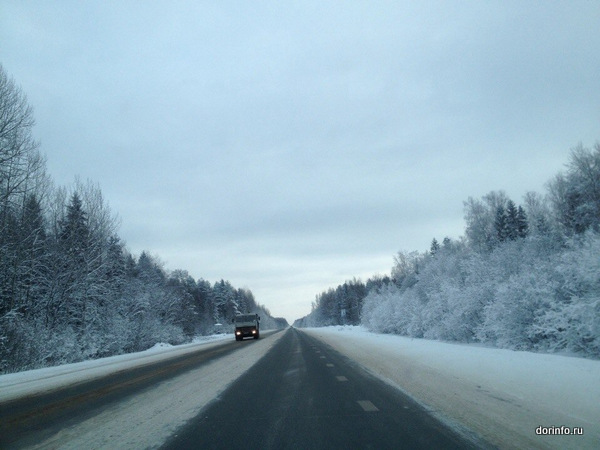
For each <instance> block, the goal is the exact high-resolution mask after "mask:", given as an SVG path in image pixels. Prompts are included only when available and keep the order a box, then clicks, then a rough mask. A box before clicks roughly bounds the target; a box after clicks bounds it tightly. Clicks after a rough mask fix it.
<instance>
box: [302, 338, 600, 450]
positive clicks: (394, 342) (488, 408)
mask: <svg viewBox="0 0 600 450" xmlns="http://www.w3.org/2000/svg"><path fill="white" fill-rule="evenodd" d="M303 331H306V332H307V333H309V334H310V335H312V336H314V337H316V338H319V339H321V340H322V341H324V342H326V343H327V344H329V345H331V346H332V347H333V348H335V349H336V350H338V351H339V352H341V353H343V354H345V355H346V356H348V357H349V358H351V359H353V360H355V361H356V362H358V363H359V364H361V365H362V366H364V367H365V368H366V369H367V370H369V371H370V372H371V373H373V374H374V375H376V376H378V377H380V378H382V379H384V380H385V381H387V382H388V383H390V384H393V385H394V386H396V387H398V388H400V389H401V390H403V391H404V392H406V393H408V394H409V395H411V396H412V397H413V398H415V399H416V400H417V401H419V402H420V403H421V404H423V405H425V406H426V407H428V408H430V409H431V410H435V411H439V412H440V413H441V416H442V417H444V418H446V419H448V421H449V422H450V423H456V424H460V425H462V426H465V427H467V428H468V429H470V430H473V431H474V432H476V433H478V434H479V435H481V436H482V437H483V438H484V439H486V440H488V441H489V442H491V443H493V444H495V445H497V446H499V447H500V448H597V444H598V442H600V407H599V405H600V382H599V380H600V361H596V360H590V359H584V358H576V357H569V356H561V355H553V354H539V353H532V352H525V351H513V350H504V349H497V348H489V347H483V346H480V345H470V344H455V343H448V342H439V341H432V340H426V339H413V338H407V337H403V336H396V335H387V334H376V333H371V332H369V331H367V330H366V329H365V328H363V327H350V326H344V327H340V326H337V327H325V328H305V329H303ZM538 427H544V428H543V429H538ZM551 427H554V428H551ZM557 427H559V428H557ZM560 427H564V428H560ZM575 427H578V428H581V429H583V435H578V434H575V433H576V432H578V431H579V429H578V428H575ZM567 429H568V430H567ZM536 430H538V432H543V433H544V434H542V435H540V434H537V433H536ZM567 432H569V433H570V434H569V435H566V433H567ZM551 433H554V434H551ZM556 433H565V434H563V435H557V434H556Z"/></svg>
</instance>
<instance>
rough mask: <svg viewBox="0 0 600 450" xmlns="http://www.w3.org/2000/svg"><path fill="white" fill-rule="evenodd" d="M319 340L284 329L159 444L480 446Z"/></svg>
mask: <svg viewBox="0 0 600 450" xmlns="http://www.w3.org/2000/svg"><path fill="white" fill-rule="evenodd" d="M480 444H481V443H478V445H474V444H473V443H471V442H470V441H468V440H466V439H465V438H463V437H462V436H460V435H458V434H457V433H456V432H454V431H453V430H451V429H449V428H448V427H446V426H445V425H443V424H442V423H441V422H440V421H438V420H437V419H436V418H434V417H432V416H431V415H430V414H429V413H428V412H427V411H425V410H424V409H423V408H422V407H420V406H419V405H418V404H416V403H415V402H414V401H412V400H411V399H410V398H409V397H407V396H405V395H403V394H402V393H401V392H399V391H397V390H396V389H394V388H392V387H390V386H388V385H386V384H385V383H383V382H382V381H380V380H378V379H377V378H375V377H373V376H371V375H369V374H368V373H366V372H365V371H364V370H362V369H360V368H359V367H358V366H356V365H355V364H352V363H351V362H350V361H349V360H347V359H346V358H345V357H343V356H341V355H340V354H339V353H337V352H335V351H334V350H332V349H331V348H329V347H327V346H325V345H324V344H322V343H321V342H320V341H318V340H316V339H314V338H311V337H309V336H308V335H306V334H304V333H302V332H301V331H298V330H296V329H293V328H291V329H289V330H288V331H287V332H286V334H285V335H284V336H283V337H282V338H281V339H280V340H279V342H278V343H277V344H276V345H275V346H274V347H273V348H272V349H271V351H270V352H269V353H268V354H266V355H265V356H264V357H263V358H262V359H261V360H260V361H259V362H258V363H257V364H256V365H254V366H253V367H252V368H251V369H250V370H249V371H248V372H246V373H245V374H244V375H243V376H242V377H241V378H240V379H238V380H237V381H236V382H234V383H233V384H232V385H231V386H230V388H229V389H227V390H226V391H225V392H224V393H223V394H222V395H221V396H220V398H218V399H216V400H215V401H214V402H213V403H212V404H211V405H209V406H208V407H207V408H206V409H205V410H204V411H203V412H202V413H201V414H200V415H199V416H197V417H196V418H195V419H193V420H191V421H190V422H188V424H187V425H186V426H185V427H183V428H182V429H180V430H179V431H178V432H177V434H176V435H175V436H173V437H172V438H171V440H169V441H168V442H167V443H166V445H165V447H164V448H173V449H175V448H224V447H238V446H239V447H243V448H264V449H275V448H277V449H279V448H303V449H304V448H328V449H331V448H378V449H383V448H394V449H399V448H410V449H415V448H417V449H418V448H427V449H430V448H444V449H452V448H457V449H458V448H460V449H464V448H479V446H480Z"/></svg>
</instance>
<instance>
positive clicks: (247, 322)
mask: <svg viewBox="0 0 600 450" xmlns="http://www.w3.org/2000/svg"><path fill="white" fill-rule="evenodd" d="M231 321H232V322H233V323H234V324H235V340H236V341H241V340H242V339H244V338H245V337H253V338H254V339H258V338H259V337H260V323H259V322H260V316H259V315H258V314H239V315H237V316H235V317H234V318H233V319H232V320H231Z"/></svg>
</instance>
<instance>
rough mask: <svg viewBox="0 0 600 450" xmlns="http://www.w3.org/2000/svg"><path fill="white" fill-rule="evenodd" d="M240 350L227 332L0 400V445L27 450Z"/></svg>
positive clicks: (241, 349) (241, 347)
mask: <svg viewBox="0 0 600 450" xmlns="http://www.w3.org/2000/svg"><path fill="white" fill-rule="evenodd" d="M270 334H272V332H263V336H264V337H265V338H267V337H268V336H269V335H270ZM245 350H246V349H244V347H243V343H240V342H235V341H234V339H233V335H232V337H231V341H224V342H223V343H220V344H217V345H213V346H211V347H210V348H203V347H200V348H199V349H198V350H197V351H192V352H189V353H187V354H185V355H181V356H175V357H171V358H169V359H167V360H163V361H160V362H152V363H145V364H143V365H141V366H139V367H135V368H133V369H128V370H118V371H117V372H115V373H112V374H110V375H106V376H103V377H100V378H96V379H93V380H89V381H85V382H80V383H76V384H71V385H65V386H62V387H60V388H56V389H54V390H52V391H50V392H42V393H37V394H33V395H29V396H25V397H21V398H17V399H14V400H10V401H3V402H0V449H4V448H27V447H30V446H33V445H36V444H38V443H40V442H44V441H45V440H46V439H48V438H50V437H52V436H54V435H56V434H58V433H60V432H61V430H64V429H68V428H71V427H75V426H76V425H77V424H81V423H83V422H85V421H86V420H93V418H94V417H95V416H98V415H99V414H101V413H102V412H103V411H107V410H108V411H111V409H112V408H115V407H116V406H117V405H119V404H122V403H123V402H124V401H125V400H127V399H129V398H132V397H135V396H143V395H144V394H145V393H146V392H149V391H151V390H152V389H154V388H155V387H156V386H158V385H160V384H161V383H162V382H164V381H167V380H172V379H175V378H177V377H178V376H180V375H183V374H186V373H191V372H192V371H194V370H197V369H198V368H199V367H204V366H206V365H207V364H209V363H210V362H212V361H215V360H220V359H222V358H226V357H227V358H235V356H234V352H236V351H242V352H244V351H245ZM169 401H170V399H169V398H165V399H164V402H165V403H168V402H169Z"/></svg>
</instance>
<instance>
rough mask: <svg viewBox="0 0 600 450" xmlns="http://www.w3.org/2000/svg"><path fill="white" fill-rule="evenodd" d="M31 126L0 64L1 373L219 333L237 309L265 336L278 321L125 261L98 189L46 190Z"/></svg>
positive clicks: (155, 261)
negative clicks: (256, 321)
mask: <svg viewBox="0 0 600 450" xmlns="http://www.w3.org/2000/svg"><path fill="white" fill-rule="evenodd" d="M33 125H34V118H33V111H32V108H31V107H30V105H29V104H28V103H27V99H26V97H25V95H24V93H23V92H22V91H21V89H20V88H19V87H18V86H17V85H16V84H15V82H14V81H13V80H12V79H10V78H9V76H8V75H7V74H6V73H5V71H4V69H3V68H2V66H1V65H0V373H8V372H16V371H21V370H25V369H32V368H38V367H44V366H52V365H58V364H64V363H69V362H76V361H82V360H87V359H93V358H99V357H104V356H111V355H117V354H121V353H129V352H136V351H141V350H145V349H148V348H150V347H152V346H153V345H154V344H156V343H159V342H165V343H170V344H180V343H184V342H188V341H190V340H191V339H192V338H193V337H194V336H197V335H202V334H210V333H214V332H219V331H223V330H225V331H227V332H229V331H230V328H231V327H230V326H227V325H226V324H229V325H231V324H230V321H231V318H232V317H233V316H234V315H235V314H236V313H238V312H240V313H249V312H256V313H259V314H260V316H261V318H262V325H263V327H264V328H266V329H268V328H277V327H283V326H286V325H287V323H286V322H285V319H275V318H273V317H271V315H270V313H269V311H267V310H266V309H265V308H264V307H262V306H261V305H259V304H258V303H257V302H256V301H255V299H254V296H253V295H252V292H251V291H249V290H248V289H239V288H234V287H233V286H232V285H231V284H230V283H229V282H228V281H225V280H220V281H218V282H215V283H212V284H211V283H210V282H208V281H206V280H203V279H198V280H195V279H193V278H192V277H191V276H190V275H189V274H188V273H187V272H186V271H184V270H175V271H172V272H169V271H167V270H165V268H164V266H163V264H162V263H161V261H160V258H159V257H158V256H154V255H151V254H150V253H148V252H142V253H141V254H140V255H133V254H131V253H130V252H129V251H128V250H127V248H126V247H125V245H124V243H123V242H122V240H121V238H120V237H119V235H118V219H117V217H116V215H115V214H113V213H112V212H111V211H110V209H109V207H108V205H107V203H106V202H105V201H104V199H103V197H102V192H101V190H100V188H99V187H98V186H97V185H96V184H94V183H92V182H81V181H79V180H76V181H75V182H74V184H73V185H72V186H69V187H56V186H55V185H54V183H53V181H52V179H51V177H50V176H49V174H48V173H47V171H46V160H45V158H44V157H43V156H42V154H41V153H40V151H39V144H38V143H37V142H36V141H35V140H34V138H33V136H32V127H33ZM216 324H222V325H216Z"/></svg>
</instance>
